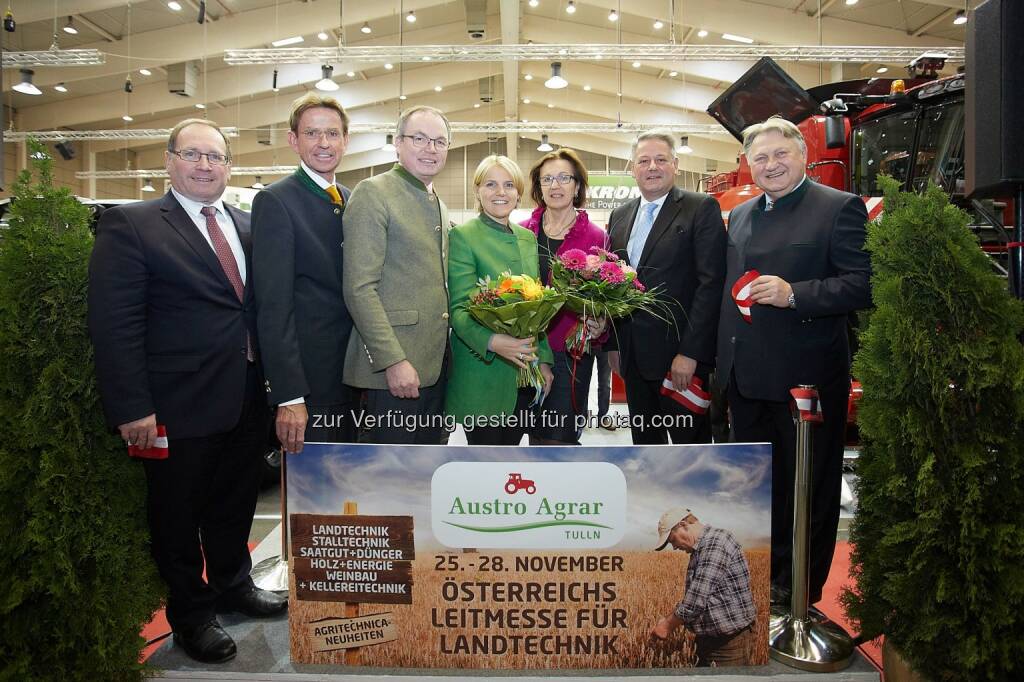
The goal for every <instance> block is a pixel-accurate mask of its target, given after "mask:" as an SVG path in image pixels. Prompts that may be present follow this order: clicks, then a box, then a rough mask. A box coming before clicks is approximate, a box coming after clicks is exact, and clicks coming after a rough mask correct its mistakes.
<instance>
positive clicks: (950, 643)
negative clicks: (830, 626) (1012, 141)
mask: <svg viewBox="0 0 1024 682" xmlns="http://www.w3.org/2000/svg"><path fill="white" fill-rule="evenodd" d="M882 186H883V188H884V191H885V213H884V216H883V217H882V219H881V220H880V221H879V222H877V223H874V224H872V225H871V226H870V227H869V231H868V240H867V249H868V251H870V252H871V260H872V266H873V270H874V274H873V277H872V287H873V297H874V304H875V308H874V310H873V311H872V313H871V315H870V320H869V322H868V325H867V327H866V329H865V330H864V331H863V334H862V336H861V344H860V349H859V351H858V352H857V355H856V358H855V361H854V370H853V371H854V373H855V375H856V376H857V377H858V378H859V379H860V381H861V383H862V385H863V388H864V397H863V400H862V401H861V403H860V405H859V407H858V422H859V426H860V435H861V439H862V450H861V453H860V458H859V460H858V475H859V484H858V493H859V500H858V510H857V515H856V518H855V519H854V522H853V526H852V529H851V543H852V545H853V553H852V556H851V561H852V568H851V574H852V577H853V578H854V579H855V584H854V586H853V587H852V588H851V589H848V590H847V591H846V592H845V594H844V595H843V601H844V602H845V606H846V608H847V613H848V615H849V616H850V617H851V619H852V620H853V621H854V622H857V623H858V624H859V625H860V627H861V632H862V634H863V635H864V636H866V637H875V636H877V635H879V634H884V636H885V638H886V642H887V643H891V644H895V645H896V646H897V647H898V648H899V650H901V651H902V652H903V654H904V655H905V657H906V659H907V660H908V662H909V663H910V665H911V667H912V668H913V669H914V670H916V671H918V672H919V673H921V674H922V675H923V676H924V677H926V678H928V679H931V680H950V681H952V680H957V681H961V680H972V681H973V680H1020V679H1024V616H1022V612H1024V504H1022V502H1024V457H1022V453H1024V349H1022V347H1021V343H1020V341H1019V340H1018V337H1019V335H1020V334H1021V331H1022V329H1024V309H1022V305H1021V302H1020V301H1018V300H1016V299H1015V298H1013V297H1012V296H1011V295H1010V294H1009V293H1008V292H1007V287H1006V280H1005V278H1002V277H999V276H998V275H997V274H996V273H995V272H994V270H993V268H992V267H991V264H990V263H989V262H988V260H987V258H986V256H985V255H984V254H983V253H982V251H981V250H980V249H979V247H978V242H977V239H976V238H975V237H974V236H973V235H972V233H971V232H970V230H969V229H968V224H969V218H968V216H967V215H966V214H965V213H964V212H963V211H961V210H959V209H957V208H956V207H954V206H951V205H950V204H949V201H948V199H947V197H946V195H945V194H944V193H943V192H942V191H941V190H939V189H938V188H936V187H934V186H931V187H929V188H928V189H927V190H926V191H925V192H923V193H922V194H920V195H918V194H913V193H901V192H900V191H899V186H898V183H896V182H895V181H893V180H891V179H888V178H886V179H883V181H882ZM888 672H889V671H887V673H888Z"/></svg>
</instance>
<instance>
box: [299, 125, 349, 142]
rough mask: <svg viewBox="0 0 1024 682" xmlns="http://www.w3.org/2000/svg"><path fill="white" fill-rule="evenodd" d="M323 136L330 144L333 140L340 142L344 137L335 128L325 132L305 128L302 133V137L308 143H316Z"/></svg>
mask: <svg viewBox="0 0 1024 682" xmlns="http://www.w3.org/2000/svg"><path fill="white" fill-rule="evenodd" d="M325 135H326V136H327V139H328V140H331V141H332V142H333V141H335V140H340V139H341V138H342V137H344V133H342V132H341V131H340V130H338V129H337V128H328V129H327V130H320V129H319V128H306V129H305V130H303V131H302V136H303V137H304V138H306V139H307V140H309V141H310V142H316V141H317V140H319V139H320V138H321V137H323V136H325Z"/></svg>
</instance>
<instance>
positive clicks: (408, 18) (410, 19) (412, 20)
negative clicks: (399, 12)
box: [405, 10, 416, 24]
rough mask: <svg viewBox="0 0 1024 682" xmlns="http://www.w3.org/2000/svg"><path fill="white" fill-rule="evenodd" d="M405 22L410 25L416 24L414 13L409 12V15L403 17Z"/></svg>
mask: <svg viewBox="0 0 1024 682" xmlns="http://www.w3.org/2000/svg"><path fill="white" fill-rule="evenodd" d="M405 20H406V21H408V22H409V23H410V24H415V23H416V12H413V11H412V10H409V13H408V14H406V15H405Z"/></svg>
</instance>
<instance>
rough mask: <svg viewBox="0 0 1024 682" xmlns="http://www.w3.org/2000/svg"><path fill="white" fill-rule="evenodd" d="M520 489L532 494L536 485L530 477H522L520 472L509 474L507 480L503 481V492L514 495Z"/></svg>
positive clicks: (535, 490) (535, 489)
mask: <svg viewBox="0 0 1024 682" xmlns="http://www.w3.org/2000/svg"><path fill="white" fill-rule="evenodd" d="M520 490H525V491H526V494H527V495H532V494H534V493H535V492H537V485H536V484H535V483H534V482H533V481H531V480H530V479H528V478H523V475H522V474H509V475H508V480H507V481H505V492H507V493H508V494H509V495H515V494H516V493H517V492H519V491H520Z"/></svg>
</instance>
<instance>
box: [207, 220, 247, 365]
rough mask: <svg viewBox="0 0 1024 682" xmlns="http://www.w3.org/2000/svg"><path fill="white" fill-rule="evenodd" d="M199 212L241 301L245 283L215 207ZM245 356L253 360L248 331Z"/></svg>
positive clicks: (221, 264) (226, 273) (214, 248)
mask: <svg viewBox="0 0 1024 682" xmlns="http://www.w3.org/2000/svg"><path fill="white" fill-rule="evenodd" d="M199 212H200V213H202V214H203V215H204V216H206V231H207V232H209V233H210V241H211V242H213V250H214V252H215V253H216V254H217V260H219V261H220V266H221V267H222V268H224V274H225V275H227V278H228V281H229V282H231V286H232V287H234V289H235V295H236V296H238V300H239V301H242V300H244V296H245V285H244V284H242V275H241V274H240V273H239V272H238V262H237V261H236V260H235V254H233V253H231V247H230V246H229V245H228V240H227V239H225V237H224V232H223V231H222V230H221V229H220V224H218V223H217V209H215V208H214V207H213V206H203V208H202V209H200V211H199ZM245 357H246V358H248V359H249V360H250V361H251V360H253V354H252V340H251V339H250V338H249V333H248V332H246V335H245Z"/></svg>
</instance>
